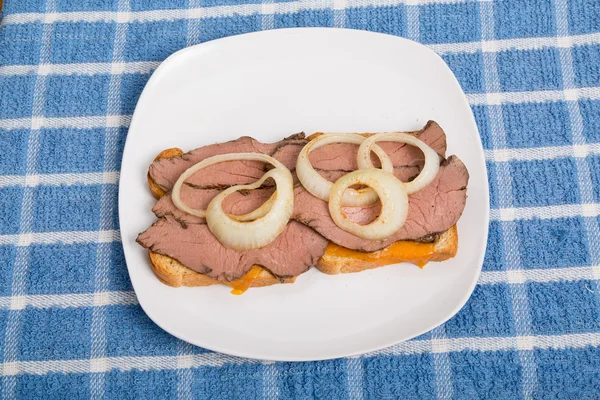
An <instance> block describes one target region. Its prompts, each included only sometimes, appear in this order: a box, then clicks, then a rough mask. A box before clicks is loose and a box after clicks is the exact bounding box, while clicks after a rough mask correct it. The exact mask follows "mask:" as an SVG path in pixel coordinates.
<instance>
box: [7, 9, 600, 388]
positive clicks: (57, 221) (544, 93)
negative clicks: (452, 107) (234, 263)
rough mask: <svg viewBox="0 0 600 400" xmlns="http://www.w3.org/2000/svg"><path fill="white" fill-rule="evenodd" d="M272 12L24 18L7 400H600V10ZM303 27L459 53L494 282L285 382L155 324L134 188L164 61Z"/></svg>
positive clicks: (11, 187) (17, 37)
mask: <svg viewBox="0 0 600 400" xmlns="http://www.w3.org/2000/svg"><path fill="white" fill-rule="evenodd" d="M258 1H259V0H256V1H253V0H246V1H243V0H161V1H151V0H77V1H75V0H4V10H3V19H2V21H1V23H0V354H1V355H2V359H1V362H2V366H1V371H2V374H3V376H2V386H1V392H2V393H1V395H0V397H2V398H5V399H12V398H24V399H25V398H26V399H37V398H53V399H79V398H94V399H96V398H103V397H104V398H109V399H113V398H114V399H145V398H147V399H174V398H181V399H191V398H198V399H204V398H212V399H229V398H232V399H235V398H254V397H257V398H268V399H274V398H281V399H287V398H301V399H309V398H322V399H345V398H351V399H361V398H363V399H380V398H399V399H433V398H440V399H451V398H452V399H521V398H526V399H530V398H534V399H599V398H600V285H599V279H600V217H599V216H600V1H598V0H486V1H484V0H480V1H470V0H427V1H425V0H422V1H420V2H419V1H416V0H335V1H330V0H327V1H325V0H304V1H293V0H292V1H279V0H276V1H273V0H265V1H264V3H259V2H258ZM190 9H191V10H194V12H191V13H190V12H189V11H188V10H190ZM297 26H336V27H347V28H355V29H365V30H370V31H377V32H384V33H389V34H392V35H397V36H403V37H408V38H410V39H413V40H416V41H419V42H421V43H424V44H426V45H428V46H430V47H431V48H432V49H433V50H435V51H436V52H438V53H439V54H440V55H441V56H442V57H443V58H444V60H445V61H446V62H447V63H448V65H449V66H450V68H451V69H452V70H453V71H454V73H455V74H456V76H457V78H458V80H459V82H460V83H461V85H462V87H463V88H464V90H465V92H466V93H467V97H468V99H469V101H470V103H471V106H472V109H473V113H474V115H475V117H476V120H477V123H478V126H479V130H480V133H481V138H482V141H483V144H484V147H485V154H486V159H487V163H488V167H489V181H490V187H491V189H490V190H491V193H490V194H491V205H492V212H491V219H492V220H491V223H490V236H489V243H488V250H487V254H486V258H485V264H484V266H483V273H482V275H481V279H480V281H479V285H478V286H477V287H476V289H475V292H474V293H473V296H472V297H471V299H470V300H469V302H468V303H467V304H466V306H465V307H464V308H463V309H462V310H461V311H460V312H459V313H458V314H457V315H456V316H455V317H454V318H452V319H451V320H449V321H448V322H447V323H445V324H444V325H442V326H440V327H438V328H436V329H434V330H433V331H432V332H430V333H427V334H425V335H423V336H421V337H418V338H416V339H414V340H411V341H408V342H406V343H403V344H400V345H397V346H394V347H393V348H390V349H386V350H384V351H380V352H378V353H377V354H370V355H366V356H362V357H355V358H348V359H338V360H332V361H323V362H305V363H263V362H257V361H253V360H246V359H240V358H236V357H230V356H226V355H223V354H218V353H214V352H210V351H207V350H204V349H201V348H197V347H193V346H191V345H189V344H187V343H184V342H181V341H179V340H177V339H175V338H174V337H172V336H170V335H169V334H167V333H165V332H164V331H162V330H161V329H160V328H158V327H157V326H156V325H155V324H154V323H152V322H151V321H150V320H149V318H148V317H147V316H146V315H145V314H144V312H143V311H142V310H141V308H140V307H139V305H138V304H137V301H136V297H135V294H134V293H133V290H132V287H131V284H130V281H129V278H128V275H127V270H126V266H125V261H124V258H123V250H122V247H121V244H120V238H119V234H118V229H119V226H118V219H117V183H118V171H119V169H120V159H121V155H122V150H123V144H124V141H125V138H126V135H127V127H128V124H129V121H130V116H131V114H132V112H133V109H134V107H135V104H136V101H137V98H138V96H139V95H140V92H141V90H142V88H143V87H144V84H145V83H146V81H147V80H148V78H149V77H150V75H151V73H152V71H153V70H154V69H155V68H156V67H157V66H158V64H159V63H160V61H162V60H164V59H165V58H166V57H167V56H168V55H170V54H171V53H173V52H175V51H177V50H179V49H181V48H184V47H186V46H189V45H193V44H196V43H200V42H205V41H208V40H213V39H218V38H221V37H225V36H229V35H234V34H241V33H245V32H253V31H258V30H262V29H275V28H284V27H297Z"/></svg>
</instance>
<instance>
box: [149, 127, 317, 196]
mask: <svg viewBox="0 0 600 400" xmlns="http://www.w3.org/2000/svg"><path fill="white" fill-rule="evenodd" d="M306 143H308V142H307V140H305V139H304V134H296V135H292V136H290V137H289V138H286V139H284V140H282V141H280V142H277V143H269V144H265V143H261V142H259V141H257V140H255V139H252V138H250V137H246V136H244V137H241V138H239V139H236V140H233V141H230V142H225V143H217V144H213V145H209V146H203V147H200V148H197V149H195V150H192V151H190V152H188V153H185V154H183V155H181V156H177V157H172V158H162V159H159V160H156V161H154V162H153V163H152V164H150V168H149V169H148V173H149V175H150V177H151V178H152V179H153V180H154V181H155V182H156V183H157V184H158V185H159V186H160V187H161V188H162V189H163V190H165V191H169V190H171V189H172V188H173V185H174V184H175V182H176V181H177V179H178V178H179V176H181V174H182V173H183V172H184V171H185V170H186V169H188V168H190V167H191V166H193V165H195V164H197V163H198V162H200V161H202V160H204V159H205V158H208V157H212V156H215V155H219V154H227V153H262V154H268V155H274V156H275V158H276V159H278V160H279V161H281V162H282V164H284V165H285V166H286V167H287V168H289V169H290V170H293V169H294V168H295V167H296V159H297V157H298V153H299V152H300V150H301V149H302V147H304V145H305V144H306ZM288 146H291V147H290V149H287V147H288ZM275 153H277V154H275ZM265 170H266V167H265V164H264V163H263V162H260V161H229V162H223V163H219V164H215V165H211V166H209V167H206V168H204V169H202V170H200V171H198V172H197V173H195V174H194V175H192V176H191V177H190V179H188V180H187V181H186V182H187V183H188V184H189V185H194V186H196V187H201V188H208V189H210V188H223V187H228V186H232V185H239V184H247V183H251V182H254V181H256V180H258V179H260V177H261V176H262V175H263V174H264V173H265Z"/></svg>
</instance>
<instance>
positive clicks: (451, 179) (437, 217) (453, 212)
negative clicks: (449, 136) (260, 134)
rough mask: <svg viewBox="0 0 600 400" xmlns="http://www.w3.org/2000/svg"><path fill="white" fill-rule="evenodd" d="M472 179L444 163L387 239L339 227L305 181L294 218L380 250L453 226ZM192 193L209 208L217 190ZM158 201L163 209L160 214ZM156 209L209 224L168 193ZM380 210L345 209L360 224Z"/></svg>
mask: <svg viewBox="0 0 600 400" xmlns="http://www.w3.org/2000/svg"><path fill="white" fill-rule="evenodd" d="M468 180H469V174H468V172H467V169H466V167H465V165H464V164H463V163H462V161H461V160H460V159H459V158H458V157H456V156H451V157H450V158H448V159H447V160H445V161H443V162H442V164H441V166H440V170H439V172H438V175H437V176H436V178H435V179H434V181H433V182H431V183H430V184H429V185H428V186H427V187H426V188H424V189H423V190H421V191H419V192H417V193H415V194H412V195H410V196H409V206H408V217H407V220H406V223H405V224H404V226H403V227H402V229H400V231H398V232H397V233H395V234H394V235H392V236H391V237H389V238H388V239H386V240H383V241H373V240H366V239H361V238H359V237H358V236H355V235H353V234H351V233H348V232H346V231H344V230H342V229H340V228H339V227H338V226H337V225H335V223H334V222H333V220H332V219H331V215H330V214H329V206H328V203H327V202H325V201H323V200H321V199H318V198H316V197H314V196H313V195H312V194H310V193H309V192H308V191H306V189H304V187H303V186H301V185H298V186H296V188H295V190H294V213H293V215H292V218H293V219H295V220H297V221H299V222H302V223H304V224H306V225H308V226H309V227H311V228H313V229H314V230H316V231H317V232H319V233H320V234H321V235H323V236H324V237H326V238H327V239H329V240H330V241H332V242H334V243H336V244H339V245H340V246H344V247H347V248H349V249H354V250H361V251H376V250H380V249H382V248H384V247H386V246H388V245H390V244H392V243H394V242H396V241H398V240H420V239H422V238H423V237H427V236H430V235H431V234H436V233H440V232H444V231H446V230H448V229H449V228H450V227H452V225H454V224H455V223H456V222H457V221H458V219H459V218H460V216H461V215H462V212H463V209H464V206H465V201H466V197H467V192H466V187H467V183H468ZM183 193H184V192H182V194H183ZM272 193H273V188H266V189H258V190H254V191H251V192H248V193H246V194H241V193H235V194H232V195H231V196H229V197H228V198H227V199H226V200H225V201H224V203H223V208H224V210H225V211H226V212H229V213H232V214H237V215H241V214H246V213H248V212H250V211H252V210H254V209H256V208H257V207H259V206H260V205H261V204H263V203H264V202H265V201H266V200H267V199H268V198H269V197H270V196H271V194H272ZM187 195H188V196H189V197H188V199H189V200H188V201H189V202H187V201H186V200H185V196H182V199H184V201H186V204H189V205H190V206H191V207H194V208H196V207H198V208H200V207H202V208H206V205H208V202H210V200H211V199H212V196H214V195H216V193H214V192H213V191H208V190H193V189H192V190H190V191H189V192H188V193H187ZM159 204H160V205H161V207H160V213H159V212H157V207H158V206H159ZM153 210H154V211H155V213H156V214H157V216H159V217H162V216H165V215H174V216H175V218H176V219H177V220H179V221H180V222H183V223H184V224H186V223H204V220H203V219H200V218H197V217H193V216H191V215H189V214H186V213H184V212H182V211H180V210H178V209H177V208H175V206H174V205H173V203H172V202H171V200H170V196H168V195H167V196H164V197H163V198H162V199H161V200H160V201H159V202H158V203H157V206H156V207H155V208H154V209H153ZM379 211H380V205H379V203H377V204H374V205H372V206H369V207H344V212H345V214H346V215H347V216H348V218H350V219H351V220H352V221H354V222H356V223H359V224H367V223H369V222H371V221H373V220H374V219H375V218H376V217H377V216H378V215H379Z"/></svg>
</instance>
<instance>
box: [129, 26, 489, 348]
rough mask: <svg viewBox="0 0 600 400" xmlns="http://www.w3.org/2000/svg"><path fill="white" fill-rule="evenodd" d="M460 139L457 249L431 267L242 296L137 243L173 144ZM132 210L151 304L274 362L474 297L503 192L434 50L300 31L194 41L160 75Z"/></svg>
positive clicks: (357, 34) (140, 284)
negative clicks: (152, 185)
mask: <svg viewBox="0 0 600 400" xmlns="http://www.w3.org/2000/svg"><path fill="white" fill-rule="evenodd" d="M429 119H433V120H436V121H437V122H439V123H440V125H441V126H442V127H443V128H444V130H445V131H446V133H447V136H448V155H450V154H457V155H458V156H459V157H460V158H461V159H462V160H463V161H464V163H465V164H466V166H467V168H468V170H469V173H470V175H471V178H470V181H469V187H468V195H469V197H468V200H467V204H466V208H465V210H464V214H463V216H462V217H461V219H460V221H459V223H458V230H459V241H460V245H459V251H458V255H457V256H456V258H454V259H452V260H449V261H445V262H443V263H430V264H429V265H427V266H426V267H425V268H424V269H423V270H421V269H419V268H417V267H415V266H413V265H412V264H399V265H394V266H388V267H385V268H379V269H376V270H371V271H365V272H361V273H356V274H345V275H338V276H328V275H325V274H322V273H320V272H319V271H317V270H315V269H313V270H311V271H309V272H307V273H305V274H303V275H301V276H300V277H299V278H298V279H297V281H296V283H295V284H292V285H275V286H271V287H267V288H260V289H250V290H249V291H248V292H247V293H246V294H244V295H243V296H233V295H231V294H230V293H229V292H230V289H229V288H227V287H225V286H221V285H219V286H211V287H200V288H178V289H174V288H171V287H168V286H166V285H163V284H162V283H160V282H159V281H158V279H157V278H156V277H155V276H154V274H153V273H152V271H151V270H150V267H149V260H148V254H147V251H146V250H145V249H143V248H141V247H140V246H139V245H137V244H136V243H135V238H136V236H137V234H138V233H139V232H142V231H143V230H145V229H146V228H147V227H148V226H150V224H151V223H152V222H153V221H154V220H155V217H154V215H153V214H152V212H151V211H150V210H151V208H152V206H153V204H154V202H155V200H154V199H153V198H152V196H151V194H150V191H149V190H148V187H147V182H146V173H147V170H148V165H149V164H150V163H151V162H152V159H153V158H154V157H155V156H156V154H158V153H159V152H160V151H161V150H163V149H165V148H169V147H180V148H182V149H184V150H186V151H187V150H191V149H193V148H196V147H200V146H203V145H206V144H209V143H215V142H223V141H226V140H231V139H235V138H237V137H239V136H242V135H249V136H252V137H254V138H256V139H258V140H261V141H264V142H272V141H277V140H280V139H282V138H283V137H285V136H288V135H290V134H292V133H296V132H300V131H304V132H307V133H312V132H315V131H330V132H366V131H369V132H377V131H395V130H396V131H397V130H402V131H404V130H417V129H420V128H422V127H423V125H424V124H425V123H426V122H427V120H429ZM119 217H120V224H121V237H122V240H123V247H124V250H125V256H126V260H127V266H128V269H129V274H130V276H131V281H132V283H133V287H134V289H135V292H136V294H137V297H138V300H139V302H140V304H141V306H142V308H143V309H144V311H145V312H146V313H147V314H148V316H149V317H150V318H151V319H152V320H153V321H154V322H156V323H157V324H158V325H159V326H160V327H162V328H163V329H164V330H166V331H167V332H169V333H171V334H173V335H175V336H177V337H179V338H181V339H183V340H185V341H188V342H190V343H193V344H195V345H198V346H202V347H205V348H208V349H212V350H215V351H220V352H223V353H228V354H232V355H238V356H244V357H252V358H260V359H270V360H318V359H328V358H335V357H342V356H348V355H354V354H359V353H365V352H369V351H374V350H377V349H381V348H383V347H386V346H390V345H393V344H395V343H399V342H402V341H404V340H408V339H410V338H413V337H415V336H417V335H419V334H421V333H424V332H426V331H428V330H430V329H432V328H433V327H435V326H437V325H439V324H441V323H443V322H444V321H446V320H448V319H449V318H450V317H452V316H453V315H454V314H455V313H456V312H457V311H458V310H459V309H460V308H461V307H462V306H463V305H464V304H465V302H466V301H467V299H468V298H469V296H470V295H471V292H472V291H473V288H474V286H475V283H476V281H477V278H478V276H479V272H480V270H481V265H482V263H483V257H484V253H485V246H486V240H487V231H488V218H489V199H488V182H487V175H486V166H485V160H484V154H483V148H482V145H481V141H480V138H479V134H478V131H477V127H476V125H475V120H474V118H473V115H472V113H471V109H470V107H469V105H468V103H467V100H466V97H465V95H464V93H463V91H462V90H461V88H460V86H459V84H458V82H457V81H456V78H455V77H454V75H453V74H452V72H451V71H450V69H449V68H448V67H447V66H446V64H445V63H444V62H443V61H442V59H441V58H440V57H438V56H437V55H436V54H435V53H434V52H433V51H431V50H429V49H428V48H426V47H424V46H422V45H420V44H418V43H415V42H412V41H409V40H405V39H401V38H398V37H393V36H387V35H382V34H375V33H369V32H362V31H352V30H339V29H326V28H325V29H321V28H315V29H287V30H275V31H266V32H259V33H253V34H247V35H242V36H234V37H229V38H225V39H221V40H217V41H213V42H208V43H204V44H201V45H197V46H194V47H190V48H187V49H184V50H181V51H179V52H177V53H175V54H173V55H172V56H171V57H169V58H168V59H167V60H166V61H165V62H164V63H162V64H161V66H160V67H159V68H158V69H157V70H156V72H155V73H154V75H153V76H152V78H151V79H150V81H149V82H148V84H147V85H146V87H145V89H144V91H143V93H142V96H141V97H140V100H139V102H138V105H137V107H136V110H135V113H134V116H133V120H132V123H131V127H130V129H129V134H128V136H127V143H126V146H125V152H124V156H123V164H122V170H121V178H120V185H119Z"/></svg>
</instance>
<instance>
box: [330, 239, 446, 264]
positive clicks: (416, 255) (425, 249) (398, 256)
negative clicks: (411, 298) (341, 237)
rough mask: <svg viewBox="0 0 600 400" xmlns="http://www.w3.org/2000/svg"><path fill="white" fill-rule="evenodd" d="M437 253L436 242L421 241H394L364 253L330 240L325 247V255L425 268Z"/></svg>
mask: <svg viewBox="0 0 600 400" xmlns="http://www.w3.org/2000/svg"><path fill="white" fill-rule="evenodd" d="M434 253H435V244H434V243H419V242H411V241H400V242H396V243H393V244H391V245H389V246H388V247H386V248H385V249H382V250H378V251H373V252H370V253H364V252H361V251H357V250H350V249H347V248H345V247H342V246H338V245H337V244H334V243H331V242H329V244H328V245H327V248H326V249H325V255H329V256H337V257H343V258H352V259H357V260H363V261H366V262H371V263H376V264H378V265H388V264H396V263H401V262H411V263H413V264H415V265H418V266H419V267H420V268H423V267H424V266H425V265H426V264H427V263H428V262H429V260H431V257H432V256H433V254H434Z"/></svg>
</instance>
